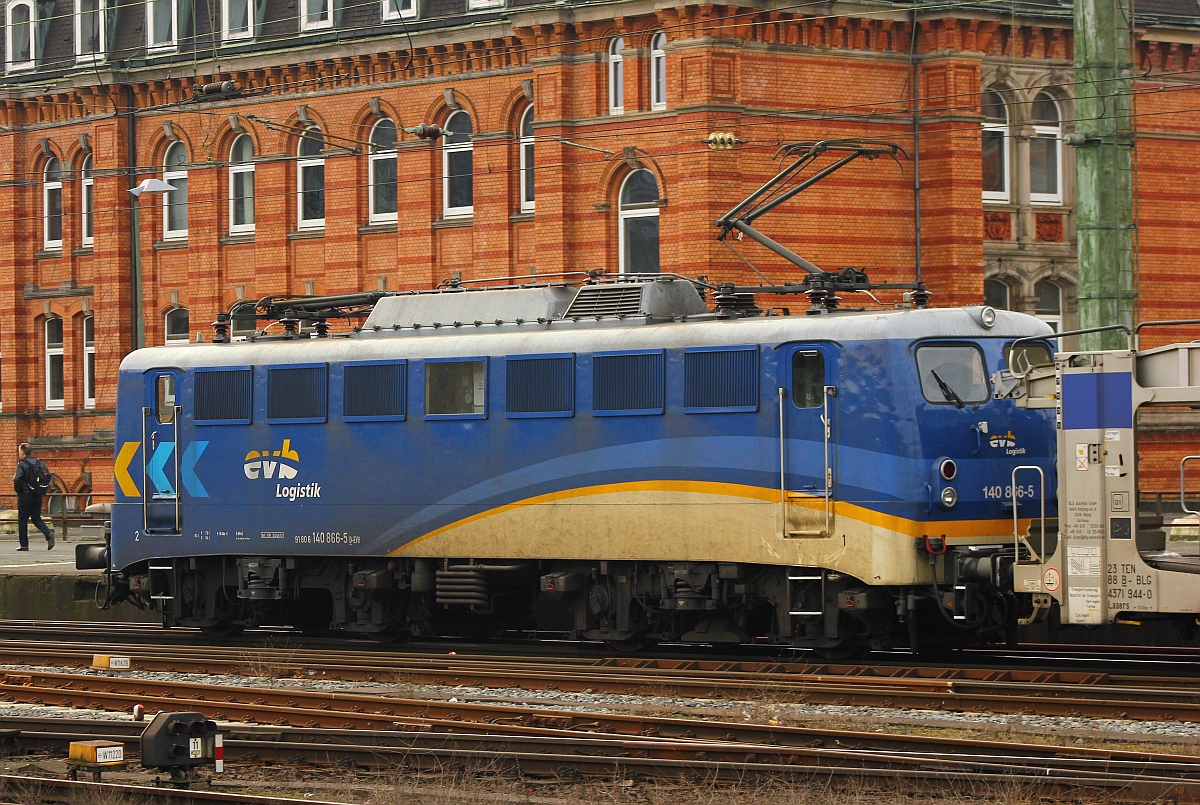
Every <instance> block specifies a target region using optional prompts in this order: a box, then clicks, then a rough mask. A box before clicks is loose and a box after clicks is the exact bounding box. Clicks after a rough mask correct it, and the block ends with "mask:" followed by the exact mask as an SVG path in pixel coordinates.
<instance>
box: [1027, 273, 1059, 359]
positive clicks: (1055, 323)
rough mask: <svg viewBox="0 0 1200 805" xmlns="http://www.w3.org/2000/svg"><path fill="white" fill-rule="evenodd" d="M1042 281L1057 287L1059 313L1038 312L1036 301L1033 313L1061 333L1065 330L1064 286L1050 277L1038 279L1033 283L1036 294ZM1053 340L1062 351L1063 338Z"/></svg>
mask: <svg viewBox="0 0 1200 805" xmlns="http://www.w3.org/2000/svg"><path fill="white" fill-rule="evenodd" d="M1042 283H1046V284H1047V285H1052V286H1054V288H1055V289H1056V290H1057V291H1058V313H1038V312H1037V308H1036V304H1037V303H1036V302H1035V303H1034V304H1035V308H1034V313H1033V315H1034V316H1035V317H1036V318H1037V319H1039V320H1041V321H1044V322H1046V324H1049V325H1050V326H1051V327H1053V328H1054V332H1056V333H1061V332H1062V331H1063V328H1062V321H1063V316H1062V309H1063V287H1062V286H1061V285H1059V284H1058V283H1057V282H1055V281H1054V280H1050V279H1046V280H1038V281H1037V282H1035V283H1034V284H1033V288H1034V292H1035V295H1036V292H1037V286H1038V285H1041V284H1042ZM1035 299H1036V296H1035ZM1053 340H1054V343H1055V344H1056V345H1057V347H1056V348H1057V349H1058V351H1060V352H1061V351H1062V348H1063V342H1062V339H1061V338H1055V339H1053Z"/></svg>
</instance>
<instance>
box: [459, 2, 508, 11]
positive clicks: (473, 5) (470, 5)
mask: <svg viewBox="0 0 1200 805" xmlns="http://www.w3.org/2000/svg"><path fill="white" fill-rule="evenodd" d="M503 7H504V0H467V11H479V10H481V9H485V8H503Z"/></svg>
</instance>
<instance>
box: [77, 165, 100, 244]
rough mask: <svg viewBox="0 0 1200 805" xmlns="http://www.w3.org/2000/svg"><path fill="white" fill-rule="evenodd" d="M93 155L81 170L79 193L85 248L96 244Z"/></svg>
mask: <svg viewBox="0 0 1200 805" xmlns="http://www.w3.org/2000/svg"><path fill="white" fill-rule="evenodd" d="M93 164H94V163H93V161H92V155H91V154H88V155H87V156H86V157H84V158H83V167H82V168H80V170H79V175H80V177H81V178H82V182H81V185H80V193H79V202H80V203H79V206H80V211H79V219H80V220H79V232H80V242H81V243H82V244H83V245H84V246H92V245H94V244H95V243H96V179H95V172H94V170H93V168H92V165H93Z"/></svg>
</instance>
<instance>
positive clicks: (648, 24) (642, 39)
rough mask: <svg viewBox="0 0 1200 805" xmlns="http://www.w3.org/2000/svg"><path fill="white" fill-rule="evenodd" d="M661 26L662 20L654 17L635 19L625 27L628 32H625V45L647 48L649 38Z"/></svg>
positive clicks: (648, 46) (648, 47)
mask: <svg viewBox="0 0 1200 805" xmlns="http://www.w3.org/2000/svg"><path fill="white" fill-rule="evenodd" d="M662 28H663V26H662V22H661V21H660V20H659V19H657V18H655V17H650V18H647V19H644V20H637V21H636V22H634V23H633V24H631V25H630V26H629V27H628V28H627V30H628V33H627V34H625V46H626V47H637V48H645V49H646V50H649V49H650V40H651V39H653V38H654V35H655V34H656V33H658V32H659V31H661V30H662Z"/></svg>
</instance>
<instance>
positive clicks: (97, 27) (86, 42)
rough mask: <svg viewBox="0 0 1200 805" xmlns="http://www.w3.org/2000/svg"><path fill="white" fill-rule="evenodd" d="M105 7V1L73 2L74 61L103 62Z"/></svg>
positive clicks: (106, 22) (105, 32) (106, 24)
mask: <svg viewBox="0 0 1200 805" xmlns="http://www.w3.org/2000/svg"><path fill="white" fill-rule="evenodd" d="M106 5H107V3H106V2H105V0H75V61H77V62H81V63H89V62H97V61H104V51H105V47H104V45H105V41H106V34H107V28H108V20H107V18H106V17H107V14H106V11H107V9H106Z"/></svg>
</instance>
